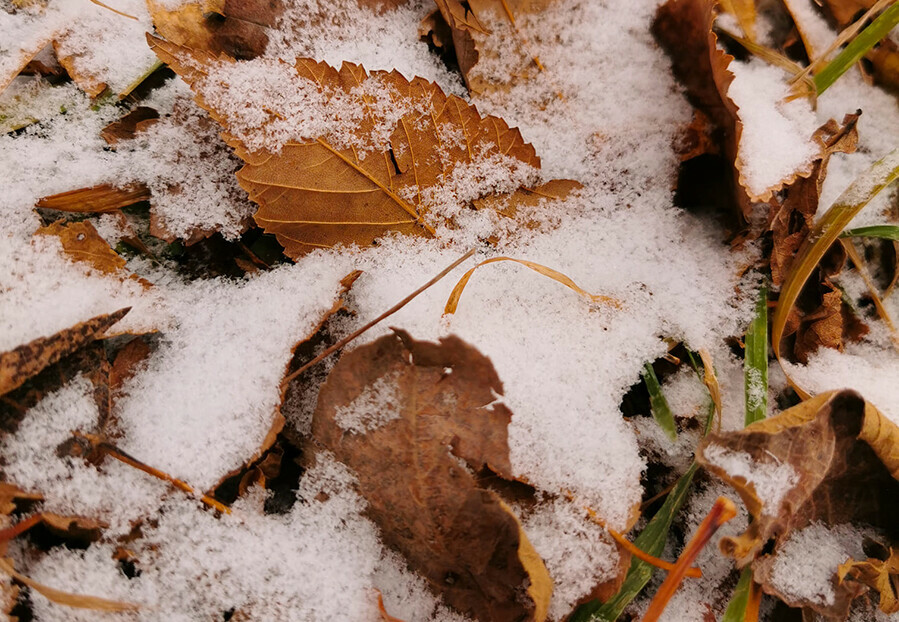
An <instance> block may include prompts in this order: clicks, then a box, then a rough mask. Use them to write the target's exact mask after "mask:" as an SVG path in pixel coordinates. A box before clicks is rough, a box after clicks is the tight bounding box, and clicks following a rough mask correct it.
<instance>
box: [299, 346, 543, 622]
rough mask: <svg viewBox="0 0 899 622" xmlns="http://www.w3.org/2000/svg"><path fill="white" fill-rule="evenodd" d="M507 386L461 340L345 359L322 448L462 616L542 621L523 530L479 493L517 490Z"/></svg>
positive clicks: (539, 567) (328, 402) (332, 380)
mask: <svg viewBox="0 0 899 622" xmlns="http://www.w3.org/2000/svg"><path fill="white" fill-rule="evenodd" d="M501 394H502V384H501V383H500V380H499V377H498V376H497V374H496V371H495V370H494V369H493V365H492V364H491V363H490V360H489V359H488V358H487V357H485V356H484V355H482V354H481V353H479V352H478V351H477V350H475V349H474V348H473V347H471V346H469V345H467V344H466V343H465V342H463V341H462V340H461V339H459V338H458V337H455V336H450V337H446V338H444V339H441V341H440V343H429V342H422V341H415V340H414V339H412V338H411V337H409V335H407V334H406V333H404V332H402V331H396V334H395V335H388V336H385V337H382V338H380V339H378V340H376V341H374V342H372V343H370V344H368V345H365V346H362V347H360V348H357V349H356V350H353V351H351V352H349V353H348V354H346V355H345V356H344V357H343V358H341V360H340V361H339V362H338V363H337V365H336V366H335V367H334V370H333V371H332V372H331V374H330V375H329V377H328V380H327V381H326V382H325V384H324V386H323V387H322V390H321V392H320V394H319V400H318V406H317V408H316V411H315V415H314V417H313V424H312V434H313V438H314V440H315V442H316V443H317V444H318V445H319V446H320V447H322V448H323V449H326V450H328V451H330V452H332V453H333V454H334V455H335V456H336V457H337V459H338V460H340V461H341V462H343V463H344V464H346V465H347V466H349V467H350V468H352V469H353V470H354V471H355V473H356V475H357V477H358V479H359V491H360V493H361V494H362V495H363V496H364V497H365V498H366V499H367V501H368V503H369V510H368V511H369V514H370V516H371V518H372V519H373V520H374V521H375V522H376V523H377V524H378V525H379V526H380V528H381V533H382V537H383V538H384V541H385V542H386V543H387V544H388V545H390V546H391V547H393V548H396V549H397V550H399V551H400V552H402V553H403V555H405V557H406V559H407V560H408V561H409V563H410V564H411V565H412V566H413V567H414V568H415V569H417V570H418V571H419V572H420V573H421V574H422V575H423V576H424V577H425V578H426V579H427V580H428V581H429V582H430V584H431V586H432V587H433V588H434V589H435V590H436V591H438V592H439V593H441V594H443V596H444V598H445V599H446V601H447V602H448V603H449V604H450V605H452V606H453V607H455V608H456V609H458V610H459V611H461V612H463V613H466V614H469V615H472V616H474V617H475V618H476V619H478V620H481V621H482V622H488V621H501V620H503V621H504V620H508V621H512V620H525V619H527V620H543V619H544V618H545V617H546V612H547V607H548V605H549V599H550V594H551V592H552V581H551V579H550V577H549V574H548V573H547V571H546V568H545V566H544V565H543V562H542V560H541V559H540V557H539V555H537V553H536V551H535V550H534V549H533V547H532V546H531V544H530V542H529V541H528V539H527V537H526V535H525V534H524V532H523V531H522V529H521V526H520V524H519V523H518V520H517V519H516V518H515V516H514V515H513V514H512V512H511V511H510V509H509V507H508V506H507V505H506V504H505V503H504V502H503V501H502V500H501V499H500V497H499V496H498V495H497V493H495V492H493V491H492V490H489V489H486V488H484V487H482V486H480V485H479V479H478V478H477V477H476V475H477V474H478V473H481V472H484V470H485V469H487V470H489V472H492V473H495V474H497V475H499V476H500V477H502V478H505V479H509V480H510V479H512V474H511V467H510V463H509V447H508V442H507V426H508V424H509V421H510V419H511V416H512V413H511V412H509V410H508V409H507V408H506V407H505V406H503V405H502V404H500V403H498V402H496V398H497V396H499V395H501Z"/></svg>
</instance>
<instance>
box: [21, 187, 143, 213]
mask: <svg viewBox="0 0 899 622" xmlns="http://www.w3.org/2000/svg"><path fill="white" fill-rule="evenodd" d="M149 200H150V190H149V189H148V188H147V187H146V186H145V185H143V184H129V185H126V186H122V187H117V186H113V185H110V184H100V185H99V186H92V187H90V188H79V189H78V190H68V191H66V192H60V193H59V194H54V195H50V196H47V197H44V198H42V199H40V200H39V201H38V202H37V204H36V205H37V207H43V208H46V209H55V210H59V211H61V212H76V213H92V214H93V213H98V214H99V213H103V212H114V211H115V210H117V209H121V208H123V207H128V206H129V205H134V204H135V203H139V202H141V201H149Z"/></svg>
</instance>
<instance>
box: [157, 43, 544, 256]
mask: <svg viewBox="0 0 899 622" xmlns="http://www.w3.org/2000/svg"><path fill="white" fill-rule="evenodd" d="M149 41H150V45H151V46H152V47H153V49H154V50H155V51H156V53H157V54H158V55H159V57H160V58H161V59H162V60H163V61H165V62H166V63H168V64H169V65H170V66H171V67H172V68H173V69H174V70H175V71H177V72H178V73H179V74H180V75H181V77H182V78H184V79H185V80H186V81H187V82H188V83H189V84H190V85H191V87H192V88H193V89H194V91H195V92H196V93H197V102H198V103H199V104H200V105H201V106H202V107H204V108H206V109H207V110H209V111H210V113H211V114H212V116H213V118H215V119H216V120H217V121H219V123H221V124H222V126H223V127H224V128H225V129H226V132H225V133H224V134H223V137H224V139H225V140H226V142H228V144H230V145H231V146H232V147H234V148H235V150H236V153H237V155H238V156H240V158H241V159H243V160H244V161H245V162H246V165H245V166H244V167H243V168H242V169H241V170H240V171H239V172H238V174H237V176H238V179H239V181H240V184H241V185H242V186H243V187H244V189H246V191H247V192H248V193H249V195H250V198H251V199H252V200H253V201H255V202H256V203H258V204H259V205H260V208H259V210H258V211H257V212H256V214H255V220H256V222H257V223H258V224H259V225H260V226H262V227H263V228H264V229H265V230H266V231H268V232H270V233H274V234H275V235H276V236H277V237H278V241H279V242H281V244H282V245H283V246H284V247H285V249H286V251H285V252H286V253H287V254H288V255H290V256H291V257H294V258H297V257H299V256H300V255H302V254H304V253H306V252H308V251H310V250H313V249H315V248H320V247H330V246H333V245H335V244H338V243H356V244H360V245H369V244H371V243H372V241H373V240H374V239H375V238H377V237H379V236H381V235H383V234H385V233H388V232H394V231H395V232H400V233H404V234H408V235H433V234H434V232H435V226H436V225H437V224H439V223H440V222H441V219H440V218H439V217H438V216H437V215H436V214H430V213H431V212H435V211H438V210H445V209H446V203H448V202H452V201H455V200H459V199H457V198H456V196H457V192H458V193H460V194H463V195H464V200H465V201H469V202H470V201H472V200H475V199H479V198H484V196H485V195H487V196H489V195H490V194H495V193H496V191H495V189H494V188H492V187H491V188H487V187H484V188H482V187H481V186H477V188H476V189H475V190H473V189H472V186H473V185H474V184H476V183H477V179H478V177H477V176H478V175H479V172H478V170H479V167H481V166H484V165H487V164H488V163H490V165H491V166H502V167H504V168H506V169H508V171H509V177H510V179H511V178H516V179H520V180H521V181H519V182H517V183H519V184H520V183H524V180H526V179H530V178H531V174H532V173H533V171H534V169H536V168H539V166H540V159H539V158H538V157H537V156H536V154H535V152H534V148H533V147H532V146H531V145H530V144H528V143H525V142H524V141H523V140H522V138H521V134H520V132H519V131H518V130H517V129H512V128H510V127H509V126H508V125H507V124H506V123H505V122H504V121H503V120H502V119H499V118H496V117H492V116H486V117H482V116H481V115H480V114H479V113H478V111H477V109H476V108H475V107H474V106H471V105H469V104H467V103H465V102H464V101H463V100H461V99H459V98H458V97H455V96H447V95H446V94H445V93H443V91H442V90H441V89H440V88H439V87H438V86H437V85H436V84H434V83H431V82H428V81H426V80H423V79H420V78H415V79H413V80H412V81H411V82H410V81H408V80H406V79H405V78H404V77H403V76H402V75H400V74H399V73H398V72H396V71H393V72H390V73H388V72H384V71H375V72H372V73H371V74H369V73H367V72H366V71H365V69H363V68H362V67H361V66H359V65H355V64H352V63H344V64H343V66H342V67H341V68H340V70H337V69H335V68H333V67H331V66H329V65H327V64H325V63H321V62H315V61H312V60H310V59H303V58H300V59H298V60H297V61H296V64H295V65H294V66H293V67H291V66H290V65H287V64H285V63H283V62H276V61H262V60H261V59H257V60H256V61H249V62H251V63H257V65H250V64H248V62H245V63H238V62H236V61H234V60H232V59H229V58H225V57H223V58H215V57H214V56H212V55H210V54H208V53H204V52H200V51H195V50H189V49H187V48H183V47H179V46H176V45H174V44H172V43H169V42H167V41H162V40H160V39H156V38H152V37H151V38H149ZM247 71H251V72H256V71H266V72H269V73H273V74H274V75H278V76H282V77H283V78H284V81H285V82H286V83H285V85H284V86H283V88H285V89H295V90H296V91H297V93H295V96H296V97H297V98H298V99H297V101H301V100H302V101H309V102H311V101H316V102H318V103H319V104H320V105H321V110H320V112H319V113H318V114H317V115H316V116H315V118H314V119H312V121H310V115H312V112H311V109H310V108H309V106H308V105H303V106H299V105H298V106H299V107H298V106H294V105H293V104H289V102H288V104H285V105H287V108H285V110H284V111H283V113H282V112H280V111H279V110H275V109H264V110H263V109H256V110H253V106H252V105H248V104H247V102H245V101H244V100H241V101H240V107H239V109H235V106H234V105H233V103H234V102H233V101H232V102H230V104H229V103H228V102H229V100H227V99H226V98H227V91H226V92H225V94H224V95H223V94H222V91H221V89H222V87H223V86H225V85H227V84H228V80H229V76H234V78H233V79H237V80H242V79H243V78H240V76H241V75H244V74H245V73H246V72H247ZM293 96H294V95H290V96H289V97H288V98H287V100H289V99H290V97H293ZM248 110H249V111H252V115H253V117H254V119H255V120H254V121H252V122H251V123H250V124H247V123H248V119H246V118H244V117H243V116H241V115H244V114H245V113H246V111H248ZM349 110H354V111H357V112H355V113H350V112H349ZM259 115H262V116H261V117H259ZM285 115H289V116H287V117H286V116H285ZM353 115H355V118H352V120H351V121H350V122H349V123H348V122H346V121H343V120H342V119H343V118H344V117H345V116H350V117H353ZM319 117H321V118H319ZM329 119H330V120H329ZM285 123H287V126H285ZM292 123H296V124H298V125H296V126H295V127H291V124H292ZM303 123H305V124H306V125H301V124H303ZM309 123H311V124H312V125H313V126H314V127H310V129H308V130H303V129H302V128H303V127H306V126H308V125H309ZM321 123H326V125H327V126H326V127H324V126H321V125H320V124H321ZM304 131H306V132H308V133H309V135H308V136H307V135H303V136H302V137H300V136H297V135H296V134H297V133H303V132H304ZM507 183H508V184H509V185H511V187H510V188H509V192H512V191H514V190H515V187H514V185H512V184H513V183H515V182H512V181H509V182H507ZM429 215H430V217H429V218H426V216H429Z"/></svg>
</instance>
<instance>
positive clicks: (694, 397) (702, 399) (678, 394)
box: [662, 364, 711, 418]
mask: <svg viewBox="0 0 899 622" xmlns="http://www.w3.org/2000/svg"><path fill="white" fill-rule="evenodd" d="M662 394H663V395H664V396H665V399H666V400H667V401H668V406H669V407H670V408H671V412H672V413H674V416H676V417H697V416H699V417H701V418H704V417H705V416H706V415H707V414H708V406H709V402H710V400H711V398H710V397H709V390H708V389H707V388H706V386H705V385H704V384H703V383H702V380H700V379H699V376H697V375H696V372H695V371H694V370H693V368H692V366H690V365H686V364H685V365H682V366H681V367H680V369H678V370H677V372H675V373H674V374H672V375H671V376H669V377H668V378H666V379H665V381H664V382H663V383H662Z"/></svg>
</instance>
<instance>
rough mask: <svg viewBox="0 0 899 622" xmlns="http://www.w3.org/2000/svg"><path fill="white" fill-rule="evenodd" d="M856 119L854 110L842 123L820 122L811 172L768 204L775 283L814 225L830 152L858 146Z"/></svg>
mask: <svg viewBox="0 0 899 622" xmlns="http://www.w3.org/2000/svg"><path fill="white" fill-rule="evenodd" d="M858 118H859V114H858V113H856V114H849V115H846V116H845V117H844V118H843V124H842V126H841V125H839V124H838V123H837V122H836V121H834V120H833V119H831V120H829V121H828V122H827V123H825V124H824V125H822V126H821V127H820V128H819V129H818V131H817V132H815V136H814V140H816V141H817V142H819V143H820V144H821V145H822V152H821V157H820V158H819V159H818V160H816V161H815V163H814V165H813V167H812V172H811V174H810V175H809V176H808V177H800V178H798V179H797V180H796V181H794V182H793V183H792V184H790V185H789V186H788V187H787V188H786V190H785V193H784V194H785V196H784V199H783V201H781V202H777V201H774V202H772V204H771V216H770V224H769V228H770V229H771V232H772V242H773V245H774V246H773V248H772V250H771V278H772V280H773V281H774V284H775V285H778V286H780V285H782V284H783V282H784V279H785V278H786V275H787V274H788V273H789V270H790V265H791V264H792V262H793V257H794V256H795V255H796V251H797V250H798V249H799V246H800V245H801V244H802V242H804V241H805V239H806V238H807V237H808V233H809V231H810V230H811V227H812V225H814V222H815V214H816V213H817V211H818V199H819V197H820V196H821V187H822V185H823V184H824V178H825V177H826V176H827V164H828V162H829V161H830V156H831V155H833V154H834V153H853V152H854V151H855V149H856V146H857V145H858V130H857V129H856V125H857V124H858Z"/></svg>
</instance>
